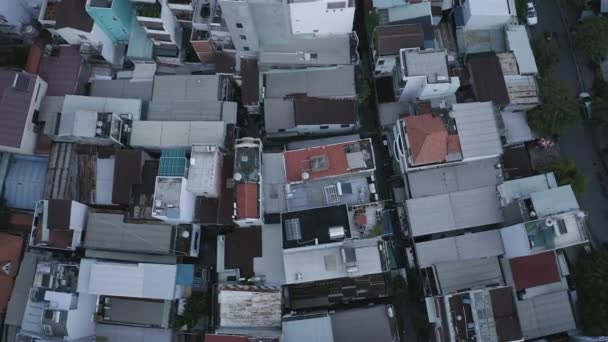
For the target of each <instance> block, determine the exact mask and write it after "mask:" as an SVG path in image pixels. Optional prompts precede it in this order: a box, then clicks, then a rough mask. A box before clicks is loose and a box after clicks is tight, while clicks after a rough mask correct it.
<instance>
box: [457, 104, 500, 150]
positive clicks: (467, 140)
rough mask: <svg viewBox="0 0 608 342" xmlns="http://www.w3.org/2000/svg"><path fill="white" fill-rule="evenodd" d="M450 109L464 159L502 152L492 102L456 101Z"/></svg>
mask: <svg viewBox="0 0 608 342" xmlns="http://www.w3.org/2000/svg"><path fill="white" fill-rule="evenodd" d="M452 110H453V112H454V118H455V120H456V127H457V128H458V137H459V138H460V146H461V147H462V156H463V157H464V158H465V159H468V158H476V157H487V156H497V155H500V154H501V153H502V142H501V140H500V134H499V133H498V127H497V125H496V115H495V112H494V105H493V104H492V102H474V103H456V104H454V105H453V107H452Z"/></svg>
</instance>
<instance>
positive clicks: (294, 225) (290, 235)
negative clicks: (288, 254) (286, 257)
mask: <svg viewBox="0 0 608 342" xmlns="http://www.w3.org/2000/svg"><path fill="white" fill-rule="evenodd" d="M285 235H286V237H287V241H294V240H300V239H302V231H301V230H300V219H298V218H293V219H288V220H285Z"/></svg>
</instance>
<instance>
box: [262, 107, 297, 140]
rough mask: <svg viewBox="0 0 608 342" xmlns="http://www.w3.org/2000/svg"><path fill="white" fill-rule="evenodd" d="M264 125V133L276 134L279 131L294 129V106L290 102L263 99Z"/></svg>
mask: <svg viewBox="0 0 608 342" xmlns="http://www.w3.org/2000/svg"><path fill="white" fill-rule="evenodd" d="M264 124H265V128H266V131H267V132H269V133H277V132H278V131H279V130H280V129H290V128H294V127H295V125H296V124H295V114H294V105H293V101H292V100H283V99H265V100H264Z"/></svg>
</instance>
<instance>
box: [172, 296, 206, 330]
mask: <svg viewBox="0 0 608 342" xmlns="http://www.w3.org/2000/svg"><path fill="white" fill-rule="evenodd" d="M208 310H209V308H208V305H207V297H206V295H205V294H204V293H200V292H193V293H192V295H191V296H190V298H188V299H186V305H185V307H184V314H183V315H178V316H175V321H174V323H173V327H174V329H175V330H179V329H181V328H182V327H183V326H184V325H185V326H186V327H187V329H192V328H193V327H194V326H195V325H196V324H197V323H198V321H199V320H200V319H201V318H203V317H204V316H205V315H208Z"/></svg>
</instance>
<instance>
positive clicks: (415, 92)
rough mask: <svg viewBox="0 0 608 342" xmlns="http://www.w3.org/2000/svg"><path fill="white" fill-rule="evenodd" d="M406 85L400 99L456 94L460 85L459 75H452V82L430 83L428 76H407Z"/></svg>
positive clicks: (412, 99)
mask: <svg viewBox="0 0 608 342" xmlns="http://www.w3.org/2000/svg"><path fill="white" fill-rule="evenodd" d="M404 79H405V81H406V82H405V87H404V88H403V91H402V92H401V96H400V101H407V102H411V101H414V100H417V99H420V100H428V99H432V98H441V97H448V96H451V95H454V94H455V93H456V91H457V90H458V88H459V87H460V80H459V79H458V77H451V78H450V82H444V83H428V82H427V78H426V76H413V77H405V78H404Z"/></svg>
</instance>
